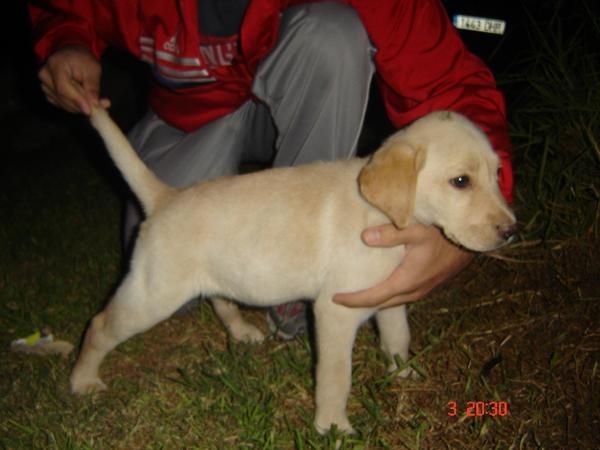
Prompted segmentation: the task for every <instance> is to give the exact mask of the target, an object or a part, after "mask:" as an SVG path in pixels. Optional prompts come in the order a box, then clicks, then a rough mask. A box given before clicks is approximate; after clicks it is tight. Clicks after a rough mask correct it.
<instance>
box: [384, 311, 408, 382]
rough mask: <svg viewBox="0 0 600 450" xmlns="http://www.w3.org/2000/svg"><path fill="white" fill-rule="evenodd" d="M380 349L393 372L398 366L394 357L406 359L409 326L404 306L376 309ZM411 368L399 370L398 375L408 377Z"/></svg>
mask: <svg viewBox="0 0 600 450" xmlns="http://www.w3.org/2000/svg"><path fill="white" fill-rule="evenodd" d="M375 320H376V321H377V328H378V329H379V338H380V339H381V349H382V350H383V351H384V353H385V354H386V356H387V357H388V358H389V359H390V365H389V366H388V370H389V371H390V372H393V371H394V370H396V369H397V368H398V366H397V365H396V361H395V360H394V357H395V356H396V355H398V356H399V357H400V358H401V359H402V361H407V360H408V347H409V345H410V328H409V326H408V320H407V317H406V306H405V305H400V306H395V307H393V308H386V309H382V310H381V311H378V312H377V314H376V315H375ZM412 372H413V370H412V369H411V368H410V367H407V368H406V369H404V370H402V371H400V373H399V374H398V376H399V377H403V378H405V377H408V376H410V375H411V374H412Z"/></svg>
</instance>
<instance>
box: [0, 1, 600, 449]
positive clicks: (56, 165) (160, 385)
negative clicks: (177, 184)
mask: <svg viewBox="0 0 600 450" xmlns="http://www.w3.org/2000/svg"><path fill="white" fill-rule="evenodd" d="M581 11H583V12H585V11H586V10H585V8H584V9H582V10H581ZM535 12H536V14H537V13H540V14H541V13H543V12H544V11H541V12H538V11H535ZM558 17H559V16H558V15H556V16H553V15H549V19H548V20H549V21H548V23H547V24H546V25H541V26H540V30H539V31H538V30H535V29H533V30H532V39H542V40H543V42H542V43H540V44H536V46H535V48H537V49H538V51H536V52H535V53H531V54H529V55H526V57H523V59H520V60H519V61H518V65H517V66H518V68H519V70H518V71H517V70H513V71H511V75H510V76H506V77H503V80H504V81H503V86H505V87H506V89H507V91H508V92H509V100H510V103H511V109H510V110H511V111H512V113H511V126H512V132H513V137H514V140H515V144H516V149H515V156H516V158H517V161H516V164H515V165H516V167H517V169H518V175H519V188H518V191H517V199H518V200H517V207H518V209H519V216H520V217H521V218H523V219H522V221H523V232H522V239H521V241H520V242H518V243H517V244H515V245H514V246H512V247H511V248H510V249H508V250H507V251H505V252H504V253H502V254H501V255H499V257H498V258H491V257H483V256H482V257H479V258H478V259H477V260H476V262H475V263H474V264H473V265H472V266H471V267H470V268H469V269H467V270H466V271H464V272H463V273H461V274H460V275H459V276H458V277H457V278H456V279H455V280H454V281H453V282H452V283H451V284H450V286H449V287H448V288H447V289H444V290H440V291H438V292H436V293H435V294H434V295H432V296H431V297H430V298H428V299H426V300H424V301H421V302H419V303H417V304H415V305H413V306H411V308H410V315H409V320H410V323H411V329H412V333H413V342H412V345H411V350H412V354H411V358H410V360H409V361H407V362H402V363H405V364H408V365H410V366H411V367H412V368H413V369H414V370H415V371H417V372H418V373H419V375H420V376H419V378H418V379H415V380H399V379H397V378H395V377H394V376H393V375H390V374H388V373H387V372H386V361H385V358H384V356H383V355H382V353H381V352H380V351H379V349H378V340H377V335H376V333H375V331H374V330H373V329H372V327H370V326H365V327H363V329H361V330H360V332H359V335H358V338H357V343H356V346H355V349H354V360H353V369H354V370H353V390H352V395H351V398H350V401H349V405H348V407H349V414H350V417H351V420H352V422H353V424H354V425H355V427H356V429H357V431H358V433H357V434H356V435H354V436H342V435H340V434H339V433H336V432H335V430H334V431H332V432H331V433H329V434H328V435H326V436H320V435H318V434H317V433H316V432H315V431H314V429H313V428H312V418H313V411H314V405H313V389H314V377H313V370H314V357H313V353H312V350H311V348H312V345H311V342H310V340H309V339H308V338H299V339H296V340H294V341H291V342H285V343H282V342H278V341H276V340H274V339H269V340H267V341H266V342H265V343H264V344H262V345H257V346H253V345H241V344H232V343H230V342H228V340H227V337H226V334H225V332H224V330H223V328H222V326H221V325H220V324H219V322H218V320H217V319H216V318H215V316H214V314H213V312H212V310H211V309H210V307H209V306H208V305H207V304H202V305H201V306H200V308H198V310H197V311H196V312H195V313H194V314H193V315H190V316H186V317H176V318H172V319H170V320H168V321H166V322H164V323H162V324H160V325H158V326H157V327H155V328H154V329H152V330H151V331H149V332H147V333H145V334H143V335H140V336H137V337H135V338H133V339H131V340H130V341H128V342H126V343H124V344H123V345H121V346H120V347H118V349H117V350H116V351H114V352H113V353H112V354H111V355H109V357H108V358H107V360H106V362H105V364H104V366H103V368H102V374H103V377H104V379H105V381H106V382H107V383H108V385H109V387H110V389H109V390H108V391H107V392H106V393H102V394H99V395H94V396H91V397H84V398H79V397H74V396H72V395H71V394H70V393H69V391H68V381H67V380H68V374H69V371H70V368H71V367H72V365H73V362H74V355H71V356H70V357H69V358H67V359H62V358H60V357H40V356H31V355H23V354H16V353H11V352H10V351H9V344H10V341H12V340H13V339H16V338H18V337H22V336H26V335H28V334H30V333H31V332H33V331H34V330H36V329H40V328H42V327H50V328H51V329H52V330H53V332H54V334H55V335H56V336H57V337H58V338H61V339H66V340H68V341H71V342H73V343H77V342H78V341H79V339H80V336H81V334H82V332H83V330H84V328H85V325H86V322H87V320H89V318H90V317H91V316H92V315H93V314H94V313H95V312H96V311H97V310H99V309H100V308H101V307H102V305H103V303H104V302H105V301H106V299H107V298H108V295H109V294H110V292H111V291H112V289H113V288H114V286H115V283H116V282H117V281H118V279H119V277H120V276H121V271H122V261H121V256H120V251H119V249H120V238H119V234H118V233H119V231H118V230H119V223H120V197H121V193H120V191H121V190H122V185H121V184H120V182H119V181H118V176H117V175H116V174H115V173H114V171H112V170H111V169H110V164H109V163H108V162H107V161H106V159H105V158H104V156H103V152H102V149H101V148H99V147H98V146H97V143H95V141H94V139H92V137H91V136H90V135H89V134H88V133H87V132H86V131H85V130H84V129H82V127H83V125H82V123H81V122H79V121H77V120H72V119H68V118H67V117H65V116H59V117H54V118H53V117H51V116H49V115H41V116H40V113H34V112H31V111H25V110H20V111H11V112H10V114H4V116H3V120H2V121H0V124H2V125H1V126H2V127H3V128H4V130H3V131H4V133H3V134H4V135H6V136H8V137H9V139H8V144H7V147H5V149H4V155H5V158H4V164H3V165H2V166H1V167H0V171H1V173H0V180H1V181H0V182H1V183H2V186H1V189H0V211H2V217H3V220H2V221H0V361H1V364H0V448H6V449H30V448H33V449H42V448H43V449H107V448H110V449H142V448H144V449H146V448H150V449H153V448H157V449H158V448H163V449H173V448H198V449H230V448H236V449H238V448H240V449H243V448H255V449H291V448H295V449H301V450H304V449H333V448H336V446H338V445H339V446H340V447H341V448H348V449H350V448H351V449H363V448H364V449H531V448H536V449H537V448H546V449H554V448H560V449H563V448H582V449H584V448H585V449H588V448H598V447H599V446H600V441H599V438H598V433H597V430H598V429H600V423H599V420H600V419H599V417H600V415H599V407H600V398H599V397H600V389H599V386H598V384H599V376H598V375H599V370H600V367H599V355H600V325H599V323H598V317H600V298H599V296H598V280H599V279H600V267H599V264H598V262H597V256H596V255H597V249H598V242H599V240H598V234H597V231H598V230H597V227H598V220H597V219H598V195H597V191H598V186H597V180H598V169H599V164H598V155H597V153H596V152H597V141H598V136H599V135H600V134H599V133H598V131H599V130H598V123H599V122H598V121H597V108H598V105H600V99H598V97H597V96H598V86H600V84H597V81H598V79H597V76H598V71H599V70H600V64H599V63H598V58H597V55H596V54H594V53H593V52H594V50H593V48H599V47H598V46H595V47H594V46H593V45H592V41H591V40H590V36H596V39H597V37H598V35H599V34H598V21H597V19H590V20H592V22H591V23H584V22H580V23H578V24H577V25H573V24H574V23H575V22H572V21H565V20H562V21H559V20H558ZM561 17H563V18H564V15H563V16H561ZM585 17H587V16H585ZM592 17H593V16H592ZM594 20H595V22H594ZM579 26H580V28H581V30H580V31H579V32H578V33H575V34H574V33H572V32H571V31H572V30H574V29H575V30H577V29H578V27H579ZM552 27H558V29H560V27H567V28H568V29H569V33H566V32H564V30H563V32H562V33H563V34H562V37H560V36H561V35H560V34H559V30H558V29H557V30H556V31H555V32H554V33H553V34H552V33H545V32H542V31H545V30H547V29H552V30H554V28H552ZM590 33H592V34H590ZM594 33H595V34H594ZM551 34H552V36H557V38H556V39H557V40H556V41H554V40H553V39H554V37H551V36H550V35H551ZM573 36H575V37H577V36H579V38H578V39H581V38H582V37H585V39H584V43H580V42H579V41H573V40H572V39H574V37H573ZM587 45H590V48H591V50H590V49H588V48H586V46H587ZM592 47H593V48H592ZM583 60H585V61H587V62H586V63H585V64H587V65H586V66H581V65H577V64H575V62H577V61H583ZM581 67H583V68H585V70H580V68H581ZM569 80H570V81H569ZM557 86H560V87H561V89H558V87H557ZM538 240H541V243H536V242H538ZM247 315H248V316H249V317H250V320H252V321H253V322H254V323H255V324H256V325H257V326H259V327H261V328H262V329H263V330H265V324H264V320H263V314H262V312H260V311H248V312H247ZM265 331H266V330H265ZM470 401H485V402H489V401H504V402H507V403H508V407H509V414H508V415H506V416H502V417H498V416H496V417H469V416H467V414H466V408H467V404H468V402H470ZM448 402H455V403H456V406H457V415H456V416H449V415H448V412H449V406H448Z"/></svg>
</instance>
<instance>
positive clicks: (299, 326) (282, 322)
mask: <svg viewBox="0 0 600 450" xmlns="http://www.w3.org/2000/svg"><path fill="white" fill-rule="evenodd" d="M267 323H268V324H269V329H270V330H271V332H272V333H273V334H274V335H275V336H277V337H278V338H279V339H283V340H285V341H287V340H290V339H294V338H295V337H296V336H300V335H302V334H304V333H306V329H307V327H308V322H307V320H306V303H304V302H303V301H298V302H293V303H285V304H283V305H279V306H275V307H273V308H269V311H268V312H267Z"/></svg>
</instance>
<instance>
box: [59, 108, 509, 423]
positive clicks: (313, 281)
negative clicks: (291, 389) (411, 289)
mask: <svg viewBox="0 0 600 450" xmlns="http://www.w3.org/2000/svg"><path fill="white" fill-rule="evenodd" d="M91 122H92V124H93V126H94V127H95V128H96V129H97V130H98V132H99V133H100V135H101V136H102V138H103V139H104V141H105V143H106V146H107V147H108V150H109V152H110V154H111V156H112V158H113V159H114V161H115V163H116V164H117V166H118V167H119V169H120V170H121V172H122V173H123V176H124V177H125V179H126V180H127V182H128V183H129V185H130V187H131V188H132V190H133V191H134V193H135V194H136V195H137V196H138V198H139V200H140V201H141V203H142V205H143V207H144V209H145V212H146V216H147V219H146V221H145V222H144V223H143V225H142V226H141V230H140V234H139V237H138V240H137V242H136V247H135V251H134V254H133V259H132V262H131V270H130V272H129V274H128V275H127V277H126V278H125V280H124V281H123V282H122V284H121V285H120V287H119V288H118V290H117V291H116V293H115V295H114V297H113V298H112V299H111V301H110V303H109V304H108V306H107V307H106V309H105V310H104V311H103V312H101V313H100V314H98V315H97V316H96V317H94V319H93V320H92V322H91V324H90V326H89V328H88V330H87V332H86V335H85V338H84V341H83V344H82V348H81V353H80V355H79V359H78V361H77V363H76V365H75V368H74V369H73V372H72V374H71V379H70V381H71V388H72V391H73V392H75V393H84V392H88V391H93V390H96V389H104V388H105V385H104V384H103V383H102V381H101V380H100V378H99V376H98V369H99V366H100V363H101V362H102V360H103V358H104V356H105V355H106V354H107V353H108V352H109V351H110V350H112V349H113V348H114V347H115V346H116V345H117V344H119V343H121V342H123V341H124V340H126V339H128V338H129V337H131V336H132V335H134V334H136V333H140V332H143V331H145V330H147V329H149V328H150V327H152V326H153V325H155V324H157V323H158V322H160V321H162V320H164V319H166V318H168V317H169V316H170V315H171V314H172V313H173V312H174V311H176V310H177V309H178V308H179V307H180V306H181V305H183V304H184V303H185V302H186V301H188V300H189V299H191V298H193V297H195V296H198V295H200V294H203V295H206V296H210V297H211V298H212V302H213V305H214V308H215V311H216V313H217V315H218V316H219V317H220V319H221V320H222V321H223V323H224V324H225V326H226V327H227V328H228V330H229V332H230V335H231V336H232V338H233V339H236V340H242V341H260V340H262V339H263V334H262V333H261V332H260V331H259V330H258V329H257V328H256V327H254V326H253V325H251V324H249V323H247V322H245V321H244V319H243V318H242V317H241V315H240V313H239V311H238V309H237V306H236V305H234V304H233V303H230V302H229V301H228V300H226V299H235V300H236V301H239V302H241V303H245V304H248V305H254V306H273V305H279V304H281V303H284V302H289V301H292V300H296V299H299V298H312V299H314V305H313V308H314V316H315V327H316V330H315V331H316V340H317V352H318V363H317V369H316V394H315V395H316V401H315V403H316V415H315V426H316V428H317V429H318V430H319V431H320V432H324V431H326V430H328V429H329V428H330V427H331V426H332V425H333V424H335V425H337V427H338V428H339V429H341V430H344V431H348V432H350V431H352V426H351V424H350V422H349V421H348V417H347V415H346V401H347V398H348V394H349V391H350V384H351V357H352V347H353V343H354V338H355V335H356V331H357V329H358V327H359V326H360V325H361V324H362V323H363V322H365V321H366V320H367V319H369V318H370V317H372V316H373V315H375V317H376V320H377V323H378V326H379V330H380V333H381V344H382V348H383V349H384V351H385V352H386V354H387V355H388V356H389V357H390V359H391V361H392V366H393V361H394V359H393V358H394V355H399V356H400V357H401V358H402V359H404V360H406V359H407V358H408V347H409V340H410V332H409V328H408V323H407V320H406V311H405V308H404V306H399V307H394V308H389V309H385V310H381V311H377V310H376V309H374V308H373V309H371V308H369V309H366V308H365V309H350V308H346V307H343V306H340V305H336V304H334V303H333V302H332V301H331V298H332V296H333V294H334V293H336V292H348V291H356V290H360V289H364V288H367V287H370V286H373V285H375V284H376V283H379V282H380V281H383V280H384V279H385V278H386V277H387V276H388V275H389V274H390V273H391V272H392V271H393V269H394V268H395V267H396V266H398V264H399V263H400V261H401V260H402V257H403V255H404V248H403V247H402V246H398V247H395V248H371V247H368V246H366V245H364V244H363V242H362V241H361V239H360V234H361V231H362V230H364V229H365V228H367V227H370V226H373V225H379V224H383V223H388V222H390V221H392V222H393V223H394V224H395V225H396V226H398V227H404V226H406V225H407V224H410V223H413V222H420V223H424V224H434V225H437V226H438V227H440V228H441V229H442V230H443V231H444V233H445V234H446V236H447V237H448V238H449V239H451V240H452V241H454V242H456V243H457V244H459V245H462V246H464V247H466V248H468V249H471V250H473V251H487V250H491V249H494V248H497V247H499V246H501V245H502V244H503V243H505V242H506V240H507V239H508V238H509V237H510V235H511V234H513V233H514V225H515V218H514V215H513V213H512V212H511V210H510V209H509V207H508V206H507V204H506V203H505V201H504V199H503V198H502V196H501V194H500V192H499V189H498V186H497V180H496V173H497V171H498V167H499V160H498V157H497V156H496V154H495V153H494V152H493V151H492V149H491V147H490V144H489V142H488V140H487V139H486V137H485V135H484V134H483V133H482V132H481V131H480V130H479V129H478V128H476V127H475V126H474V125H473V124H472V123H471V122H469V121H468V120H467V119H466V118H464V117H462V116H460V115H458V114H455V113H450V112H436V113H432V114H430V115H428V116H426V117H424V118H422V119H420V120H418V121H416V122H415V123H413V124H412V125H410V126H409V127H407V128H406V129H404V130H401V131H399V132H397V133H396V134H394V135H393V136H392V137H391V138H389V139H388V140H387V141H386V142H385V143H384V144H383V146H382V147H381V148H380V149H379V150H378V151H377V152H376V153H375V154H374V155H373V156H372V158H370V159H358V158H356V159H351V160H346V161H336V162H325V163H316V164H311V165H306V166H301V167H294V168H282V169H274V170H267V171H263V172H258V173H253V174H249V175H243V176H235V177H225V178H219V179H215V180H213V181H208V182H204V183H199V184H197V185H194V186H191V187H189V188H186V189H181V190H176V189H173V188H170V187H168V186H166V185H165V184H164V183H162V182H161V181H159V180H158V179H157V178H156V177H155V176H154V175H153V174H152V173H151V172H150V171H149V169H147V168H146V166H145V165H144V164H143V163H142V162H141V161H140V160H139V159H138V157H137V155H136V153H135V152H134V150H133V149H132V148H131V146H130V144H129V142H128V141H127V139H126V137H125V136H124V135H123V134H122V133H121V131H120V130H119V129H118V127H117V126H116V125H115V124H114V122H113V121H112V120H111V119H110V117H109V116H108V114H107V112H106V111H104V110H102V109H97V110H95V111H94V112H93V114H92V117H91ZM407 373H408V372H406V371H405V373H404V374H403V375H407Z"/></svg>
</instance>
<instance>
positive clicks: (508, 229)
mask: <svg viewBox="0 0 600 450" xmlns="http://www.w3.org/2000/svg"><path fill="white" fill-rule="evenodd" d="M497 229H498V235H499V236H500V237H501V238H502V239H504V240H505V241H508V240H509V239H510V238H511V237H513V236H514V235H515V234H517V224H516V223H511V224H507V225H498V226H497Z"/></svg>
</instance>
